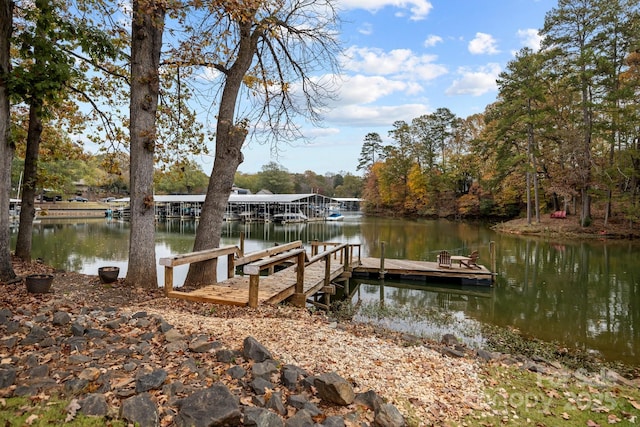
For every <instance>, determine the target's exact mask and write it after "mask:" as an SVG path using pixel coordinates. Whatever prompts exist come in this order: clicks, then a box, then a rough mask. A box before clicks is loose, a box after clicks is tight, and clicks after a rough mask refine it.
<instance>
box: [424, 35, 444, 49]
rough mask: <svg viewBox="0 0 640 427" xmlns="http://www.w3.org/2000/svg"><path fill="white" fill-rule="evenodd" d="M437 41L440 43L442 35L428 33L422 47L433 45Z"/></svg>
mask: <svg viewBox="0 0 640 427" xmlns="http://www.w3.org/2000/svg"><path fill="white" fill-rule="evenodd" d="M438 43H442V37H440V36H436V35H433V34H430V35H429V36H428V37H427V38H426V40H425V41H424V43H423V44H424V47H433V46H435V45H437V44H438Z"/></svg>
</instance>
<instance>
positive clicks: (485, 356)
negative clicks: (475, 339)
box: [476, 349, 494, 362]
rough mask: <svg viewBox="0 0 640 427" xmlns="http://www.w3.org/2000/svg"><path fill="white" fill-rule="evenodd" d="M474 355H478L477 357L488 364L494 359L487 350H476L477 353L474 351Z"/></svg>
mask: <svg viewBox="0 0 640 427" xmlns="http://www.w3.org/2000/svg"><path fill="white" fill-rule="evenodd" d="M476 354H477V355H478V357H479V358H480V359H482V360H484V361H486V362H489V361H491V360H493V359H494V356H493V353H491V352H490V351H487V350H483V349H478V351H476Z"/></svg>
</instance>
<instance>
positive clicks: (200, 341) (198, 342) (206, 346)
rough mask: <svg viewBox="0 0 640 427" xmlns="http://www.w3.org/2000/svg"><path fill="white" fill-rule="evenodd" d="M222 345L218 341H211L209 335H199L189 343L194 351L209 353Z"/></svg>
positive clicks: (190, 348)
mask: <svg viewBox="0 0 640 427" xmlns="http://www.w3.org/2000/svg"><path fill="white" fill-rule="evenodd" d="M221 345H222V344H220V343H219V342H218V341H210V340H209V337H207V336H199V337H196V339H194V340H193V341H191V342H190V343H189V350H191V351H193V352H194V353H207V352H209V351H211V350H214V349H217V348H220V346H221Z"/></svg>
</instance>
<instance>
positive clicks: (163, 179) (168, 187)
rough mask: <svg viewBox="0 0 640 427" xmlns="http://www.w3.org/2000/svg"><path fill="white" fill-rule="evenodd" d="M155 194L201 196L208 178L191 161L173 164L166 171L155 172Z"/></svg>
mask: <svg viewBox="0 0 640 427" xmlns="http://www.w3.org/2000/svg"><path fill="white" fill-rule="evenodd" d="M155 176H156V178H155V182H156V193H160V194H202V193H203V192H204V191H205V190H206V188H207V183H208V181H209V177H208V176H207V175H205V173H204V172H202V169H201V168H200V165H198V164H197V163H195V162H194V161H191V160H183V161H182V162H180V163H178V164H173V165H171V166H170V167H169V170H167V171H156V174H155Z"/></svg>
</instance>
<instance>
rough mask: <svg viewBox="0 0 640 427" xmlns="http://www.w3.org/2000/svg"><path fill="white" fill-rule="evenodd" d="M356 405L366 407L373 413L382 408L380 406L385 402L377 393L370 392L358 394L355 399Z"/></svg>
mask: <svg viewBox="0 0 640 427" xmlns="http://www.w3.org/2000/svg"><path fill="white" fill-rule="evenodd" d="M354 403H356V404H357V405H361V406H364V407H365V408H368V409H370V410H372V411H377V410H378V409H379V408H380V405H382V404H383V403H384V401H383V400H382V398H381V397H380V396H378V394H377V393H376V392H375V391H373V390H369V391H367V392H364V393H357V394H356V397H355V399H354Z"/></svg>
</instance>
